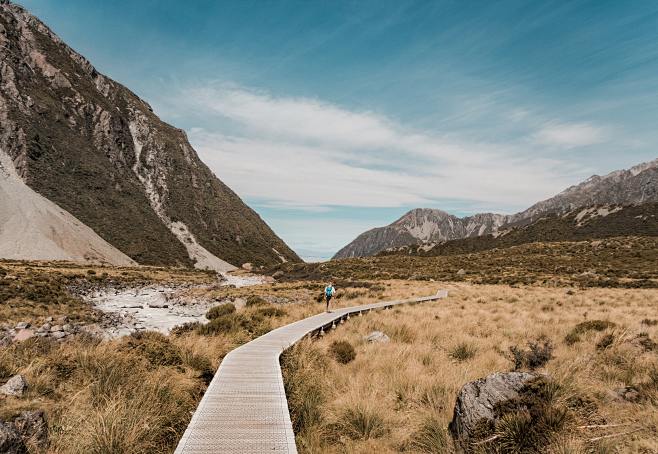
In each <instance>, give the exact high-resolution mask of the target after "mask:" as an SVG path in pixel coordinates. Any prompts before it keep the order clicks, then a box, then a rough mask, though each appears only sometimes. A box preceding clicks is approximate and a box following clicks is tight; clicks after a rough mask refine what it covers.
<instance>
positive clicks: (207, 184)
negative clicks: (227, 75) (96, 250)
mask: <svg viewBox="0 0 658 454" xmlns="http://www.w3.org/2000/svg"><path fill="white" fill-rule="evenodd" d="M0 124H1V128H0V151H1V152H3V153H4V154H6V155H7V156H8V157H9V159H11V161H12V165H13V167H14V168H15V171H16V174H17V175H18V176H19V177H20V179H21V180H22V181H23V182H25V183H26V184H27V185H28V186H29V187H30V188H31V189H32V190H34V191H35V192H36V193H38V194H40V195H41V196H43V197H45V198H47V199H48V200H50V201H51V202H53V203H54V204H56V205H57V206H58V207H60V208H62V209H63V210H65V211H66V212H68V213H69V214H70V215H71V216H72V217H74V218H75V219H77V220H79V221H80V222H81V223H83V224H84V225H85V226H87V227H89V228H90V229H92V230H93V231H94V232H95V233H96V234H97V235H98V236H100V237H101V238H102V239H103V240H104V241H106V242H107V243H109V244H110V245H112V246H113V247H114V248H116V249H118V250H119V251H121V253H123V254H125V255H126V256H128V257H130V258H131V259H132V260H134V261H136V262H138V263H143V264H154V265H186V266H189V265H196V266H197V267H199V268H211V269H219V270H226V269H229V268H232V267H233V265H236V266H240V265H241V264H242V263H245V262H249V263H252V264H253V265H254V266H261V265H272V264H276V263H281V262H282V261H284V260H287V261H299V257H298V256H297V255H296V254H295V253H294V252H293V251H292V250H290V248H288V247H287V245H286V244H285V243H284V242H283V241H282V240H281V239H280V238H278V237H277V236H276V235H275V234H274V232H272V230H271V229H270V228H269V227H268V226H267V225H266V224H265V223H264V222H263V220H262V219H261V218H260V217H259V216H258V214H256V213H255V212H254V211H253V210H251V209H250V208H249V207H248V206H246V205H245V204H244V203H243V202H242V201H241V200H240V198H239V197H238V196H237V195H236V194H235V193H234V192H233V191H231V190H230V189H229V188H228V187H227V186H226V185H224V184H223V183H222V182H221V181H220V180H219V179H217V177H216V176H215V175H214V174H213V173H212V172H211V171H210V169H208V167H207V166H206V165H205V164H204V163H203V162H201V160H200V159H199V157H198V156H197V154H196V152H195V151H194V150H193V149H192V147H191V146H190V144H189V142H188V141H187V137H186V135H185V133H184V132H183V131H182V130H180V129H177V128H174V127H172V126H170V125H168V124H166V123H164V122H163V121H161V120H160V119H159V118H158V117H157V116H156V115H155V114H154V113H153V110H152V109H151V107H150V106H149V105H148V104H147V103H146V102H145V101H143V100H141V99H140V98H138V97H137V96H136V95H135V94H134V93H132V92H131V91H130V90H128V89H127V88H125V87H124V86H122V85H121V84H119V83H117V82H115V81H113V80H111V79H109V78H107V77H105V76H104V75H102V74H100V73H99V72H98V71H97V70H96V69H95V68H94V67H93V66H92V65H91V63H90V62H89V61H87V60H86V59H85V58H84V57H82V56H81V55H79V54H78V53H76V52H75V51H73V50H72V49H71V48H70V47H68V46H67V45H66V44H65V43H64V42H62V40H61V39H59V37H57V36H56V35H55V34H54V33H53V32H52V31H51V30H50V29H49V28H48V27H47V26H46V25H44V24H43V23H42V22H41V21H39V20H38V19H37V18H36V17H34V16H32V15H31V14H29V13H28V12H27V11H26V10H25V9H24V8H22V7H20V6H18V5H15V4H12V3H10V2H2V3H0ZM24 258H31V257H24Z"/></svg>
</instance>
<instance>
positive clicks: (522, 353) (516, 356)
mask: <svg viewBox="0 0 658 454" xmlns="http://www.w3.org/2000/svg"><path fill="white" fill-rule="evenodd" d="M509 351H510V354H511V358H510V359H511V360H512V362H513V363H514V370H519V369H523V368H527V369H530V370H534V369H537V368H538V367H542V366H543V365H545V364H546V363H547V362H549V361H550V360H551V359H552V358H553V344H552V343H551V341H550V339H547V338H546V337H540V338H538V339H537V340H534V341H530V342H528V349H527V350H524V349H523V348H521V347H519V346H517V345H514V346H512V347H510V348H509Z"/></svg>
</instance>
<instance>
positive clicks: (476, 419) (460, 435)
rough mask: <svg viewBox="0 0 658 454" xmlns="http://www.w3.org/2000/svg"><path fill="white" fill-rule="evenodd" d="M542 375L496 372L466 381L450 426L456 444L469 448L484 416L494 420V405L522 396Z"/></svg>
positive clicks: (460, 392)
mask: <svg viewBox="0 0 658 454" xmlns="http://www.w3.org/2000/svg"><path fill="white" fill-rule="evenodd" d="M539 376H540V375H538V374H533V373H527V372H496V373H494V374H491V375H488V376H487V377H485V378H480V379H478V380H475V381H472V382H469V383H466V384H465V385H464V386H463V387H462V389H461V390H460V391H459V394H458V395H457V402H456V403H455V409H454V413H453V418H452V422H451V423H450V426H449V429H450V433H451V435H452V437H453V439H454V440H455V445H457V446H458V447H461V449H462V450H467V449H468V447H469V444H470V442H471V440H472V438H473V435H474V432H475V430H476V426H477V425H478V423H480V421H481V420H483V419H484V420H487V421H494V412H493V408H494V405H496V404H497V403H498V402H505V401H507V400H510V399H513V398H515V397H518V395H519V391H520V390H521V389H522V388H523V386H524V385H525V384H526V383H527V382H528V381H530V380H532V379H533V378H537V377H539Z"/></svg>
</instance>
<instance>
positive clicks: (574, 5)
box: [22, 0, 658, 257]
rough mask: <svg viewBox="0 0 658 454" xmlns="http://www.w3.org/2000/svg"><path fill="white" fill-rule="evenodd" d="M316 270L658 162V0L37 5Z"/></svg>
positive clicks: (33, 3) (159, 0) (74, 0)
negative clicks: (377, 244)
mask: <svg viewBox="0 0 658 454" xmlns="http://www.w3.org/2000/svg"><path fill="white" fill-rule="evenodd" d="M22 4H23V5H24V6H26V7H27V8H28V9H29V10H30V11H32V12H33V13H35V14H36V15H37V16H39V17H40V18H41V19H42V20H44V21H45V22H46V23H47V24H48V25H49V26H50V27H51V28H52V29H53V30H54V31H55V32H56V33H58V34H59V35H60V36H61V37H62V38H63V39H64V40H65V41H66V42H67V43H68V44H70V45H71V46H72V47H73V48H74V49H76V50H78V51H79V52H80V53H82V54H83V55H85V56H86V57H87V58H89V59H90V60H91V62H92V63H93V64H94V65H95V66H96V67H97V68H98V69H99V71H101V72H103V73H105V74H107V75H108V76H110V77H112V78H114V79H116V80H118V81H119V82H122V83H123V84H125V85H126V86H128V87H129V88H131V89H132V90H133V91H134V92H135V93H137V94H138V95H139V96H141V97H142V98H144V99H145V100H147V101H148V102H149V103H151V105H152V106H153V107H154V109H155V111H156V113H158V114H159V115H160V116H161V117H162V118H163V119H164V120H165V121H168V122H170V123H172V124H174V125H176V126H178V127H180V128H184V129H185V130H186V131H187V133H188V136H189V138H190V141H191V142H192V145H193V146H194V147H195V149H196V150H197V151H198V152H199V154H200V156H201V158H202V159H203V160H204V161H205V162H206V163H207V164H208V165H209V166H210V167H211V169H212V170H213V171H214V172H215V173H216V174H217V176H218V177H219V178H220V179H222V180H223V181H224V182H225V183H227V184H228V185H229V186H231V187H232V188H233V189H234V190H235V191H236V192H237V193H238V194H239V195H240V196H241V197H242V198H243V199H244V200H245V201H246V202H247V203H249V204H250V205H251V206H252V207H253V208H254V209H256V211H258V212H259V213H260V214H261V216H263V218H264V219H265V220H266V221H267V222H268V223H269V224H270V225H271V226H272V227H273V228H274V230H275V231H276V232H277V233H278V234H279V235H280V236H281V237H282V238H283V239H284V240H285V241H287V242H288V244H290V245H291V246H292V247H293V249H295V250H296V251H298V252H299V253H300V254H301V255H302V256H305V257H327V256H329V255H331V254H333V253H334V252H335V251H336V250H337V249H339V248H340V247H341V246H343V245H344V244H346V243H347V242H349V241H350V240H351V239H352V238H353V237H354V236H356V235H357V234H358V233H360V232H362V231H364V230H366V229H368V228H371V227H375V226H380V225H386V224H388V223H390V222H392V221H393V220H395V219H396V218H397V217H399V216H400V215H402V214H403V213H404V212H405V211H407V210H408V209H410V208H414V207H418V206H424V207H433V208H441V209H444V210H446V211H449V212H451V213H454V214H457V215H466V214H472V213H474V212H478V211H495V212H503V213H511V212H515V211H519V210H521V209H524V208H526V207H527V206H529V205H531V204H532V203H534V202H536V201H537V200H540V199H543V198H546V197H549V196H551V195H553V194H555V193H557V192H559V191H561V190H562V189H564V188H565V187H567V186H569V185H570V184H574V183H577V182H579V181H581V180H583V179H585V178H587V177H588V176H590V175H591V174H593V173H598V174H604V173H607V172H610V171H612V170H615V169H619V168H627V167H630V166H632V165H634V164H637V163H639V162H642V161H647V160H651V159H654V158H655V157H656V156H658V153H657V152H656V145H655V144H656V139H658V128H656V124H657V120H658V76H657V74H658V2H655V1H653V0H646V1H632V0H631V1H624V2H621V1H606V0H595V1H556V2H551V1H526V0H524V1H498V2H491V1H481V2H478V1H469V2H462V1H438V0H437V1H411V0H404V1H399V0H392V1H385V0H352V1H339V0H336V1H331V2H328V1H320V0H317V1H315V0H308V1H306V0H303V1H302V0H297V1H292V0H291V1H284V0H281V1H275V0H257V1H249V0H234V1H230V2H229V1H203V0H196V1H194V2H180V1H179V0H177V1H173V0H140V1H126V0H114V1H112V2H106V1H88V0H58V1H57V2H54V1H52V0H47V1H46V0H23V1H22Z"/></svg>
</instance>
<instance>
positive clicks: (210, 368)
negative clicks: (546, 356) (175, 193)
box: [0, 262, 658, 453]
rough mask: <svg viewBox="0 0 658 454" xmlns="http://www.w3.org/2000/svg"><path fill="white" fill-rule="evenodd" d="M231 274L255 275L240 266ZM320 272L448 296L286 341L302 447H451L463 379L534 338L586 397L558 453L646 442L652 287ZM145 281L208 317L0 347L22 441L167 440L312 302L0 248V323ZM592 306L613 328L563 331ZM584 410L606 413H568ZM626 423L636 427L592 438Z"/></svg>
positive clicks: (586, 316)
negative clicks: (344, 357)
mask: <svg viewBox="0 0 658 454" xmlns="http://www.w3.org/2000/svg"><path fill="white" fill-rule="evenodd" d="M330 266H333V265H330ZM232 279H237V280H235V281H233V284H238V285H241V284H244V283H254V282H247V281H248V280H249V279H252V278H249V277H246V276H234V277H232ZM253 279H256V278H253ZM334 283H335V284H336V286H337V288H338V291H339V293H338V298H337V299H336V300H335V303H336V305H339V306H354V305H358V304H366V303H369V302H375V301H380V300H386V299H398V298H408V297H414V296H425V295H429V294H433V293H435V292H436V291H437V290H438V289H439V288H448V289H449V290H450V291H451V296H450V297H449V298H448V299H447V300H445V301H441V302H437V303H430V304H428V305H414V306H407V307H400V308H396V309H393V310H388V311H383V312H377V313H371V314H368V315H365V316H363V317H356V318H354V317H353V318H352V319H351V320H350V321H349V322H347V323H345V324H343V325H341V327H340V328H339V329H337V330H336V331H334V332H331V333H329V334H328V335H327V336H326V337H324V338H323V339H320V340H316V341H313V342H304V343H302V344H300V346H299V347H296V348H295V349H293V350H292V351H291V352H290V354H288V355H286V356H285V358H284V362H283V365H284V370H285V378H286V384H287V388H288V390H287V392H288V397H289V403H290V407H291V411H292V415H293V420H294V423H295V428H296V434H297V441H298V446H299V449H300V451H302V452H373V451H378V452H399V451H409V452H448V451H450V450H451V449H452V447H451V441H450V437H449V436H448V434H447V431H446V427H447V424H448V422H449V420H450V418H451V417H452V408H453V405H454V402H455V397H456V393H457V391H458V390H459V388H460V387H461V386H462V385H463V384H465V383H466V382H468V381H469V380H472V379H475V378H478V377H482V376H485V375H487V374H489V373H491V372H494V371H507V370H511V369H513V368H514V363H513V361H512V356H513V355H511V351H510V349H509V348H510V347H512V346H518V347H519V348H521V349H524V350H527V349H528V347H527V343H528V342H532V341H534V340H536V339H538V338H543V339H544V340H543V341H541V342H545V341H548V342H549V343H550V345H551V346H552V349H551V350H552V351H551V359H550V360H549V361H548V362H547V363H546V364H544V365H541V366H539V367H538V368H537V370H539V371H541V372H546V373H548V374H550V375H551V376H553V377H554V378H555V380H556V382H557V383H559V385H560V389H562V390H563V394H562V396H563V397H561V399H563V401H566V400H564V399H569V398H570V397H574V396H577V397H579V398H581V399H582V400H581V401H582V402H586V403H590V402H591V405H590V406H589V407H588V408H590V409H591V410H592V411H591V412H590V414H588V415H583V414H580V413H577V412H576V413H574V415H573V419H570V421H571V422H569V424H568V425H565V426H564V428H563V429H562V430H561V431H560V432H559V434H557V435H559V436H556V439H555V444H554V445H552V446H553V448H552V449H554V451H555V452H580V451H578V449H585V448H587V449H590V448H596V449H597V450H598V452H656V450H657V449H658V446H656V444H655V439H656V430H657V427H658V421H657V420H656V415H657V414H658V412H657V411H656V403H657V402H656V389H657V387H658V383H657V380H658V373H657V372H656V370H657V367H658V358H657V354H658V349H656V346H655V343H654V340H655V339H658V327H657V326H656V325H657V322H656V314H658V290H655V289H602V288H577V287H572V286H569V287H548V286H537V285H517V286H515V287H510V286H508V285H482V284H474V283H467V282H452V283H450V282H432V281H430V280H420V281H419V280H391V279H389V280H378V281H372V280H365V279H364V280H347V279H340V277H338V278H337V279H335V280H334ZM154 285H167V286H178V287H181V288H184V289H185V290H184V291H182V292H181V294H180V297H181V298H187V299H189V300H193V301H196V302H198V303H199V304H207V306H208V307H211V306H218V305H223V306H221V309H216V310H215V309H213V310H211V311H210V312H208V317H209V318H211V321H210V323H208V324H199V323H190V324H187V325H184V326H182V327H179V328H175V329H174V330H173V331H172V333H171V334H170V335H164V334H162V333H157V332H152V331H146V330H139V331H140V332H137V333H134V334H132V335H128V336H124V337H122V338H120V339H114V340H109V341H102V340H101V338H99V337H98V336H95V335H93V333H89V332H86V331H85V330H83V329H80V330H77V331H76V330H74V331H75V332H72V333H71V334H69V335H66V336H65V337H63V338H61V339H60V340H56V339H55V338H53V337H52V336H41V337H40V336H36V335H35V336H34V337H32V338H30V339H28V340H25V341H14V342H11V343H10V344H9V345H4V346H0V384H4V383H5V382H6V381H7V380H8V379H9V378H10V377H12V376H15V375H16V374H20V375H22V376H23V377H24V378H25V380H26V382H27V384H28V386H27V388H26V390H25V391H24V393H23V394H22V395H18V396H4V395H2V394H1V393H0V420H2V421H12V420H13V419H14V418H16V417H17V416H18V415H20V414H21V413H23V412H25V411H35V410H42V411H44V412H45V418H46V421H47V426H48V431H47V434H48V435H47V439H46V440H44V439H43V438H41V439H40V438H36V439H31V440H28V441H27V444H28V445H29V446H30V447H31V452H42V451H43V450H44V449H45V446H47V447H48V448H47V449H48V451H49V452H53V453H87V452H131V453H159V452H161V453H165V452H172V451H173V449H174V448H175V446H176V444H177V442H178V439H179V438H180V436H181V435H182V434H183V432H184V430H185V427H186V426H187V423H188V422H189V419H190V415H191V412H192V411H193V410H194V409H195V408H196V405H197V403H198V402H199V400H200V398H201V396H202V394H203V392H204V390H205V388H206V386H207V383H209V381H210V379H211V378H212V376H213V373H214V371H215V370H216V368H217V366H218V365H219V363H220V362H221V360H222V358H223V357H224V356H225V355H226V353H228V352H229V351H230V350H232V349H233V348H235V347H236V346H238V345H241V344H243V343H245V342H248V341H249V340H251V339H253V338H255V337H257V336H259V335H261V334H263V333H265V332H267V331H269V330H271V329H273V328H276V327H278V326H282V325H284V324H287V323H290V322H292V321H295V320H298V319H301V318H304V317H308V316H310V315H313V314H315V313H318V312H320V311H322V310H323V309H324V305H323V304H321V303H319V302H318V297H319V296H320V294H321V292H322V288H323V287H324V285H325V283H324V282H323V281H317V280H294V279H286V282H282V281H278V282H270V283H263V284H260V285H253V286H242V287H237V286H235V285H229V286H226V285H219V284H218V283H217V280H216V278H215V277H213V276H212V275H209V274H207V273H201V272H198V271H187V270H172V269H164V268H147V267H137V268H104V267H98V268H93V267H80V266H74V265H68V264H62V263H24V262H0V315H1V317H2V320H3V322H2V324H3V325H5V328H11V329H14V331H16V330H15V325H16V324H18V323H19V322H24V323H30V324H32V325H33V326H41V325H42V324H43V323H47V320H48V319H49V317H53V324H55V323H64V322H66V323H69V324H72V325H74V326H80V327H84V326H86V325H89V324H92V325H93V324H98V323H101V322H102V314H99V312H98V311H97V310H95V309H94V308H93V307H92V306H91V305H90V304H89V303H86V302H85V301H84V300H83V299H81V298H80V297H79V296H77V295H79V294H81V293H85V292H89V291H98V289H102V288H107V287H111V288H113V289H119V290H120V289H122V288H125V289H133V288H139V287H140V286H141V287H144V288H149V287H152V286H154ZM224 303H232V306H229V305H225V304H224ZM232 307H235V308H236V309H235V310H233V309H232ZM64 317H66V319H64ZM60 320H61V321H60ZM592 320H603V321H610V322H613V323H614V325H612V324H611V325H609V326H607V327H605V329H604V330H603V331H587V330H585V331H583V332H580V333H577V334H575V335H573V334H572V335H571V337H569V333H570V331H572V330H573V329H574V327H576V326H577V325H578V324H579V323H582V322H584V321H592ZM375 330H377V331H381V332H383V333H385V334H386V335H387V336H389V337H390V342H388V343H367V342H365V341H364V340H363V336H365V335H367V334H369V333H370V332H372V331H375ZM566 339H568V340H566ZM336 340H344V341H347V342H349V343H350V344H351V345H352V346H353V347H354V348H355V352H356V357H355V359H354V360H353V361H351V362H349V363H347V364H341V363H338V362H337V361H336V360H335V359H334V353H332V351H333V350H332V349H331V345H332V343H333V342H334V341H336ZM5 343H6V342H5ZM522 367H524V366H522ZM624 387H626V388H629V389H636V390H637V393H636V394H633V396H634V397H633V399H631V401H629V400H628V396H627V395H626V397H624V396H625V394H624V393H623V392H622V391H620V389H622V388H624ZM631 394H632V393H631ZM561 402H562V401H561ZM588 405H589V404H588ZM570 411H571V410H570ZM593 421H595V422H596V424H599V425H608V426H609V427H604V428H601V429H596V428H595V429H579V428H578V427H580V426H584V425H591V424H590V423H591V422H593ZM616 424H622V426H615V425H616ZM364 425H365V427H364ZM617 429H619V430H617ZM626 431H632V433H630V434H628V435H620V436H615V437H613V438H604V439H602V440H600V441H596V442H589V441H588V440H589V439H592V438H596V437H600V436H607V435H615V434H617V433H622V432H626ZM437 449H438V450H437ZM615 450H616V451H615Z"/></svg>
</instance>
